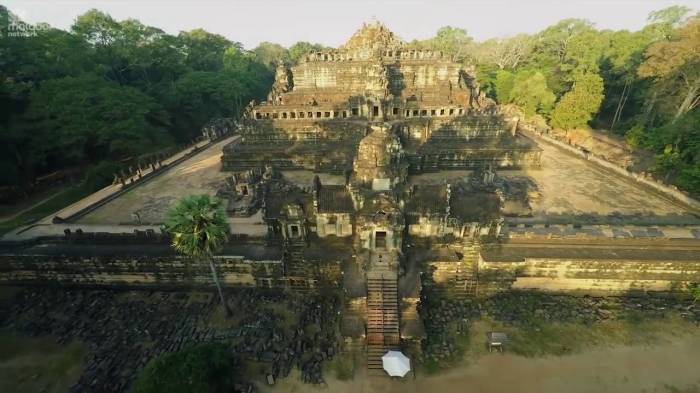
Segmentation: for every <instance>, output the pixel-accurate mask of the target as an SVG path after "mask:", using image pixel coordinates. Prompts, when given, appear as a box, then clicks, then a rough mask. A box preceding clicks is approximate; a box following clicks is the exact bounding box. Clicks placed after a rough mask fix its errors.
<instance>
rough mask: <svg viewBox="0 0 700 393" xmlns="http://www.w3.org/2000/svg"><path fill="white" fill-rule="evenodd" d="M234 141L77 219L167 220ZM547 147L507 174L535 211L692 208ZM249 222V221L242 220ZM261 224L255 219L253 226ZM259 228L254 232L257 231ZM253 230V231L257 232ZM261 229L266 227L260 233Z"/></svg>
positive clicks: (294, 176) (307, 176) (201, 188)
mask: <svg viewBox="0 0 700 393" xmlns="http://www.w3.org/2000/svg"><path fill="white" fill-rule="evenodd" d="M228 142H230V139H229V140H226V141H222V142H219V143H218V144H216V145H214V146H212V147H210V148H208V149H207V150H205V151H203V152H201V153H199V154H197V155H196V156H194V157H193V158H190V159H189V160H187V161H185V162H183V163H181V164H180V165H178V166H176V167H174V168H171V169H170V170H169V171H168V172H166V173H164V174H162V175H161V176H159V177H157V178H155V179H153V180H152V181H150V182H147V183H145V184H143V185H141V186H138V187H136V188H134V189H133V190H131V191H129V192H128V193H126V194H124V195H122V196H120V197H118V198H117V199H115V200H113V201H111V202H109V203H107V204H106V205H104V206H102V207H100V208H98V209H97V210H95V211H93V212H92V213H90V214H88V215H86V216H85V217H83V218H81V219H80V220H78V223H82V224H135V221H134V218H133V217H132V213H138V214H139V215H140V217H141V221H142V223H144V224H159V223H161V222H162V220H163V217H164V216H165V213H166V212H167V210H168V208H169V207H170V206H172V204H173V203H174V202H175V201H177V200H178V199H180V198H182V197H184V196H186V195H191V194H210V195H214V194H215V193H216V189H217V187H219V186H220V185H221V184H222V183H223V182H224V179H225V177H226V176H227V175H228V174H227V173H225V172H221V171H220V169H221V159H220V157H221V154H222V148H223V146H224V145H225V144H227V143H228ZM540 147H541V148H542V149H543V150H544V151H543V158H542V161H543V162H542V168H541V169H529V170H522V171H517V170H507V171H501V172H499V174H500V175H501V176H504V177H522V176H525V177H528V178H529V179H530V180H531V181H532V186H533V189H534V190H536V191H538V192H539V194H540V195H541V197H540V198H539V199H537V200H533V201H532V202H531V205H532V208H533V213H534V214H540V215H542V214H563V213H564V214H567V213H568V214H582V213H592V214H601V215H607V214H610V213H613V212H619V213H622V214H638V213H641V214H649V213H650V214H655V215H661V216H665V215H673V214H677V215H682V214H684V213H687V211H686V210H685V208H684V207H682V206H679V205H677V204H675V203H673V202H672V201H670V200H669V199H667V198H664V197H663V196H661V195H659V194H657V193H654V192H652V191H649V190H647V189H644V188H641V187H639V186H637V185H635V184H634V183H632V182H630V181H628V180H626V179H624V178H622V177H620V176H618V175H615V174H613V173H609V172H607V171H605V170H603V169H601V168H599V167H597V166H595V165H593V164H591V163H588V162H586V161H585V160H583V159H581V158H578V157H575V156H572V155H570V154H568V153H565V152H564V151H562V150H560V149H558V148H556V147H553V146H551V145H548V144H544V143H543V144H540ZM469 173H470V171H448V172H442V173H430V174H424V175H418V176H412V177H411V178H410V182H411V183H415V184H425V183H443V182H444V181H445V180H448V181H452V182H455V181H458V180H460V179H464V178H466V177H467V176H468V175H469ZM283 174H284V176H285V177H287V178H288V179H289V180H290V181H291V182H293V183H297V184H298V185H300V186H305V185H306V186H310V185H311V181H312V179H313V176H314V174H313V173H312V172H310V171H286V172H283ZM321 177H322V181H323V182H324V183H326V184H342V182H343V178H342V176H330V175H322V176H321ZM240 224H241V225H243V224H245V225H248V224H250V223H248V222H246V223H240ZM259 224H261V223H259V222H257V220H256V222H255V223H254V225H259ZM252 232H255V231H252ZM252 232H251V233H252ZM261 233H262V232H261Z"/></svg>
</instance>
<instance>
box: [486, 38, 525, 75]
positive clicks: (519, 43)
mask: <svg viewBox="0 0 700 393" xmlns="http://www.w3.org/2000/svg"><path fill="white" fill-rule="evenodd" d="M532 45H533V40H532V37H530V36H529V35H527V34H518V35H516V36H515V37H511V38H506V39H491V40H487V41H484V42H482V43H480V44H478V45H476V47H475V48H474V55H473V57H474V58H475V60H476V62H477V63H480V64H484V63H490V64H495V65H496V66H498V68H499V69H501V70H505V69H511V70H512V69H516V68H518V66H519V65H520V64H521V63H522V62H523V61H524V60H525V59H526V58H527V57H528V56H529V55H530V52H531V51H532Z"/></svg>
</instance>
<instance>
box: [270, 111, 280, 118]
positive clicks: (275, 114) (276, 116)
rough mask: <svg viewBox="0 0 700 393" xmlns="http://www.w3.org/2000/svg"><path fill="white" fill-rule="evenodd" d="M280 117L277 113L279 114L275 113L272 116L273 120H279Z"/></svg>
mask: <svg viewBox="0 0 700 393" xmlns="http://www.w3.org/2000/svg"><path fill="white" fill-rule="evenodd" d="M279 116H280V115H279V113H277V112H275V113H273V114H272V118H273V119H277V118H279Z"/></svg>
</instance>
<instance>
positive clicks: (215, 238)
mask: <svg viewBox="0 0 700 393" xmlns="http://www.w3.org/2000/svg"><path fill="white" fill-rule="evenodd" d="M165 230H166V231H167V232H169V233H170V234H171V235H172V246H173V248H174V249H175V250H177V251H178V252H179V253H181V254H183V255H186V256H189V257H192V258H193V259H194V260H196V261H199V262H201V263H204V262H208V263H209V268H210V269H211V275H212V278H213V279H214V284H216V289H217V290H218V291H219V297H220V298H221V304H222V305H223V307H224V310H225V311H226V316H230V315H231V310H230V309H229V307H228V304H227V303H226V299H225V298H224V292H223V291H222V290H221V283H219V277H218V275H217V274H216V266H214V253H215V252H217V251H218V250H219V249H221V246H222V245H223V243H224V242H225V241H226V239H227V237H228V232H229V227H228V223H227V222H226V213H224V210H223V207H222V205H221V201H219V200H218V199H216V198H212V197H210V196H209V195H191V196H188V197H185V198H183V199H181V200H180V201H178V203H177V204H176V205H175V206H174V207H173V208H171V209H170V211H169V212H168V215H167V217H166V219H165Z"/></svg>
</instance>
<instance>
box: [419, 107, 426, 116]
mask: <svg viewBox="0 0 700 393" xmlns="http://www.w3.org/2000/svg"><path fill="white" fill-rule="evenodd" d="M427 114H428V110H427V109H421V111H420V115H421V116H426V115H427Z"/></svg>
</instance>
